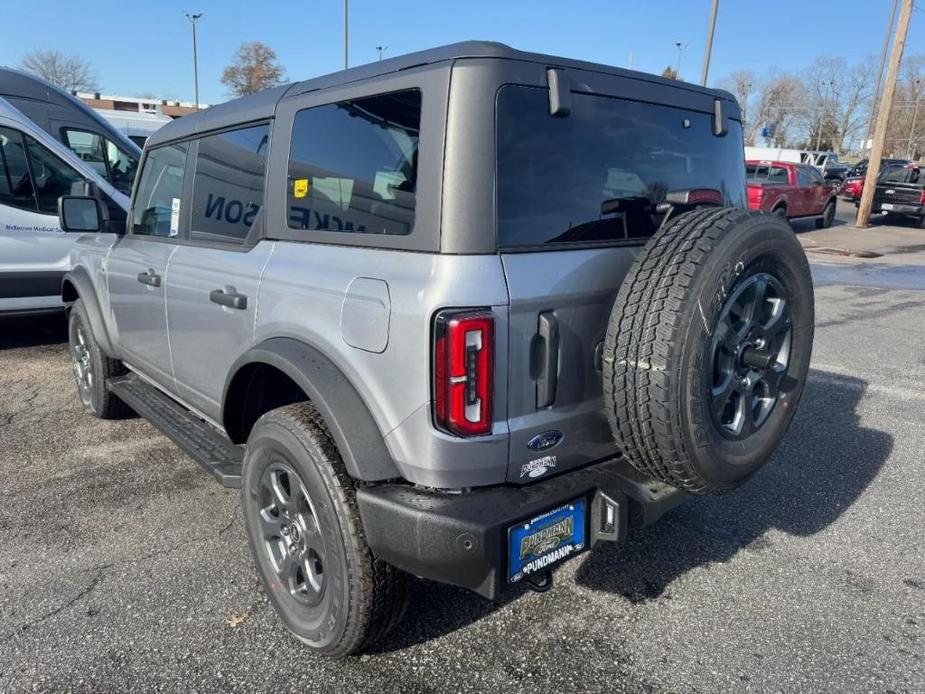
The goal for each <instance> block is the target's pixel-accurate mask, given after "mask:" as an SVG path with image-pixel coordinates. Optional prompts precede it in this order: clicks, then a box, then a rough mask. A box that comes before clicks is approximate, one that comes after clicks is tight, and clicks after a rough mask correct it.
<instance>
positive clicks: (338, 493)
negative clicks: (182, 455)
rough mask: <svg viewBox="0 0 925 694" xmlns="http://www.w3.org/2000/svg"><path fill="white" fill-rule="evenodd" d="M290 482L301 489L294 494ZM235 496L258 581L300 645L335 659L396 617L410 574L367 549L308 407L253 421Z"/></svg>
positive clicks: (342, 479) (344, 478)
mask: <svg viewBox="0 0 925 694" xmlns="http://www.w3.org/2000/svg"><path fill="white" fill-rule="evenodd" d="M274 480H275V481H274ZM284 480H289V481H288V482H285V481H284ZM296 484H300V485H301V491H299V490H296V493H295V495H294V496H292V495H291V492H292V490H293V488H294V486H295V485H296ZM267 485H269V486H267ZM277 488H279V489H281V490H283V491H282V492H276V491H275V490H276V489H277ZM287 489H288V493H289V494H290V496H289V497H288V498H289V504H290V506H288V507H287V506H286V504H285V503H283V501H284V497H286V490H287ZM241 500H242V506H243V509H244V519H245V525H246V528H247V535H248V540H249V542H250V546H251V551H252V553H253V556H254V562H255V564H256V566H257V573H258V574H259V576H260V580H261V582H262V583H263V586H264V589H265V590H266V593H267V595H268V596H269V598H270V601H271V602H272V604H273V607H274V608H275V609H276V612H277V614H279V616H280V618H281V619H282V620H283V623H284V624H285V625H286V627H287V628H288V629H289V630H290V631H291V632H292V633H293V634H294V635H295V636H296V637H297V638H299V639H300V640H301V641H302V642H304V643H305V644H307V645H308V646H310V647H311V648H312V649H313V650H315V651H316V652H318V653H321V654H323V655H327V656H333V657H342V656H346V655H350V654H354V653H359V652H361V651H363V650H365V649H367V648H368V647H369V646H371V645H372V644H373V643H375V642H376V641H378V640H379V639H381V638H382V637H383V636H385V635H386V634H387V633H388V632H389V631H391V629H392V628H393V627H394V626H395V625H396V624H397V623H398V621H399V620H400V619H401V617H402V615H403V614H404V610H405V607H406V605H407V598H408V589H409V578H410V577H409V576H408V575H407V574H405V573H403V572H402V571H399V570H398V569H396V568H394V567H392V566H390V565H389V564H386V563H385V562H383V561H382V560H380V559H377V558H376V557H375V556H373V554H372V552H371V551H370V549H369V546H368V545H367V544H366V540H365V537H364V533H363V524H362V521H361V519H360V515H359V512H358V510H357V504H356V497H355V493H354V486H353V481H352V480H351V479H350V477H349V476H348V474H347V471H346V469H345V467H344V464H343V462H342V460H341V457H340V455H339V453H338V452H337V448H336V447H335V445H334V441H333V439H332V438H331V434H330V433H329V431H328V429H327V427H326V425H325V423H324V422H323V420H322V418H321V416H320V415H319V414H318V412H317V410H315V408H314V407H313V406H312V405H311V404H309V403H299V404H295V405H288V406H286V407H281V408H279V409H276V410H272V411H270V412H268V413H266V414H264V415H263V416H262V417H261V418H260V419H259V420H257V423H256V424H255V425H254V428H253V429H252V430H251V433H250V436H249V437H248V440H247V453H246V454H245V457H244V471H243V476H242V480H241ZM274 508H275V514H276V515H274V511H272V510H269V509H274ZM299 509H301V510H299ZM287 527H288V528H290V529H289V530H286V528H287ZM292 528H297V530H296V531H293V530H292ZM268 538H269V539H268ZM284 547H285V548H287V549H288V550H289V551H288V552H287V551H283V548H284ZM292 547H295V549H294V550H292V549H291V548H292ZM287 558H288V559H291V561H288V562H287V561H286V560H287Z"/></svg>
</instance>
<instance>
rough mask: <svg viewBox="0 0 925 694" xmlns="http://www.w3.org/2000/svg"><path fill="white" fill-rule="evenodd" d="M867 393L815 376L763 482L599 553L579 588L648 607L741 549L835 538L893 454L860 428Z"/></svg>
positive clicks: (861, 386)
mask: <svg viewBox="0 0 925 694" xmlns="http://www.w3.org/2000/svg"><path fill="white" fill-rule="evenodd" d="M866 387H867V384H866V383H865V382H864V381H862V380H860V379H857V378H852V377H846V376H841V375H836V374H831V373H827V372H822V371H811V372H810V380H809V383H808V384H807V387H806V391H805V394H804V396H803V402H802V404H801V406H800V410H799V412H798V414H797V416H796V418H795V419H794V422H793V424H792V426H791V428H790V431H789V432H788V434H787V437H786V439H785V442H784V444H783V445H782V446H781V448H780V449H779V450H778V452H777V453H776V454H775V455H774V457H773V458H772V460H771V462H770V463H769V464H768V466H767V467H766V468H765V469H764V470H763V471H762V472H761V473H759V474H758V475H757V476H756V477H755V478H754V479H753V480H751V481H750V482H748V483H747V484H746V485H745V486H743V487H742V488H741V489H740V490H738V491H736V492H734V493H732V494H731V495H729V496H727V497H724V498H699V499H692V500H691V501H690V502H688V503H687V504H685V505H684V506H681V507H680V508H679V509H677V510H676V511H674V512H673V513H671V514H669V515H668V516H667V517H666V518H664V519H663V520H662V521H661V522H660V523H657V524H655V525H653V526H651V527H650V528H645V529H643V530H641V531H637V532H635V533H633V532H631V533H630V535H629V537H628V539H627V542H626V544H625V545H624V546H623V547H615V546H612V545H608V546H603V547H599V548H597V549H596V550H595V551H593V552H591V553H590V554H589V555H587V557H586V558H585V560H584V563H583V564H582V565H581V567H579V569H578V572H577V575H576V581H577V582H578V583H579V584H580V585H584V586H586V587H589V588H593V589H596V590H602V591H608V592H613V593H619V594H620V595H623V596H624V597H626V598H627V599H629V600H630V601H632V602H643V601H645V600H651V599H655V598H658V597H659V596H661V595H662V593H664V591H665V590H666V588H667V587H668V585H669V584H670V583H671V582H672V581H674V579H676V578H677V577H679V576H681V575H683V574H684V573H686V572H687V571H689V570H691V569H693V568H695V567H698V566H702V565H704V564H709V563H712V562H724V561H727V560H728V559H730V558H732V557H733V556H734V555H735V554H736V553H737V552H739V551H740V550H742V549H746V550H749V551H762V550H764V549H767V548H768V547H770V546H771V542H772V541H771V540H769V539H768V538H766V537H764V535H765V533H766V532H767V531H768V530H771V529H777V530H781V531H783V532H786V533H789V534H792V535H798V536H808V535H813V534H815V533H818V532H820V531H822V530H824V529H825V528H827V527H828V526H829V525H830V524H831V523H833V522H835V521H836V520H837V519H838V518H839V517H840V516H841V514H842V513H844V512H845V511H846V510H847V509H848V508H850V507H851V505H852V504H853V503H854V502H855V501H856V500H857V498H858V497H859V496H860V495H861V494H862V493H863V492H864V490H865V489H866V488H867V486H868V485H869V484H870V483H871V481H873V479H874V478H875V477H876V476H877V473H878V472H879V471H880V468H882V467H883V465H884V464H885V463H886V461H887V458H888V457H889V455H890V452H891V451H892V449H893V437H892V436H891V435H890V434H888V433H886V432H883V431H878V430H876V429H868V428H865V427H862V426H860V424H859V418H858V414H857V407H858V405H859V404H860V402H861V400H862V398H863V396H864V392H865V390H866Z"/></svg>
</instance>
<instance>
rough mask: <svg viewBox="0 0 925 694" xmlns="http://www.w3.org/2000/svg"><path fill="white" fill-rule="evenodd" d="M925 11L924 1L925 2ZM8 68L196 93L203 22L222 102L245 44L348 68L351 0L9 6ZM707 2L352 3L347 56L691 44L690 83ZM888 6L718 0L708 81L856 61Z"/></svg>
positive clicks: (661, 59)
mask: <svg viewBox="0 0 925 694" xmlns="http://www.w3.org/2000/svg"><path fill="white" fill-rule="evenodd" d="M922 5H923V7H925V2H923V3H922ZM3 6H4V9H3V20H4V22H3V24H4V27H5V29H6V31H4V32H3V41H2V43H0V64H5V65H16V64H17V63H18V62H19V60H20V59H21V58H22V56H23V54H24V53H26V52H28V51H30V50H34V49H57V50H60V51H63V52H66V53H73V54H77V55H80V56H81V57H83V58H85V59H87V60H90V61H91V62H92V63H93V65H94V66H95V67H96V70H97V73H98V76H99V82H100V86H101V87H102V90H103V91H104V92H107V93H111V94H122V95H133V94H138V93H142V92H150V93H153V94H154V95H156V96H158V97H171V98H179V99H183V100H192V98H193V78H192V59H191V47H190V46H191V40H190V26H189V23H188V22H187V20H186V18H185V17H184V16H183V11H184V10H190V11H197V12H202V13H203V14H204V16H203V18H202V19H201V20H200V23H199V75H200V97H201V99H202V101H203V102H206V103H217V102H220V101H224V100H226V99H227V94H226V91H225V88H224V86H223V85H222V84H221V83H220V82H219V77H220V75H221V71H222V68H223V67H224V66H225V65H227V64H228V63H229V62H230V59H231V56H232V54H233V53H234V51H235V50H236V49H237V47H238V45H239V44H240V43H241V42H243V41H255V40H257V41H263V42H264V43H266V44H268V45H269V46H271V47H272V48H273V49H274V50H275V51H276V52H277V54H278V57H279V60H280V62H281V63H282V64H283V65H284V66H285V68H286V70H287V76H288V77H289V79H305V78H308V77H313V76H316V75H320V74H325V73H327V72H332V71H335V70H338V69H340V67H341V65H342V60H343V58H342V55H343V53H342V52H343V44H342V41H343V24H342V11H343V3H342V0H148V1H147V2H143V1H137V0H136V1H134V2H129V1H126V0H119V1H117V0H81V1H80V2H73V1H69V2H58V1H56V0H45V1H44V2H26V1H23V0H6V2H4V3H3ZM709 8H710V0H641V1H632V2H631V1H630V0H609V1H608V0H568V1H564V2H563V1H559V0H555V1H553V0H532V1H531V0H455V1H453V2H448V1H444V0H389V1H382V0H379V1H376V0H350V63H351V65H358V64H361V63H366V62H370V61H373V60H375V59H376V50H375V46H377V45H385V46H388V51H387V53H386V54H387V55H399V54H401V53H407V52H410V51H414V50H419V49H423V48H429V47H432V46H436V45H440V44H444V43H450V42H453V41H460V40H465V39H487V40H496V41H503V42H505V43H508V44H510V45H512V46H514V47H515V48H521V49H525V50H532V51H539V52H547V53H554V54H560V55H565V56H568V57H572V58H581V59H586V60H592V61H598V62H603V63H609V64H613V65H620V66H626V65H627V61H628V56H629V54H630V52H632V56H633V67H635V68H636V69H638V70H644V71H648V72H661V71H662V70H663V69H664V68H665V67H666V66H667V65H674V64H675V61H676V59H677V49H676V48H675V42H676V41H682V42H683V43H685V44H686V47H685V49H684V52H683V57H682V62H681V73H682V77H683V78H686V79H689V80H691V81H696V80H698V79H699V76H700V67H701V60H702V57H703V48H704V42H705V35H706V28H707V19H708V14H709ZM889 8H890V0H766V1H765V2H757V1H756V0H721V1H720V10H719V20H718V23H717V31H716V39H715V41H714V52H713V63H712V66H711V71H710V76H711V82H713V81H714V80H717V79H719V78H721V77H722V76H724V75H725V74H727V73H729V72H730V71H731V70H734V69H736V68H747V69H751V70H755V71H756V72H758V73H761V72H763V71H764V70H766V69H767V68H770V67H774V66H776V67H778V68H780V69H783V70H799V69H800V68H802V67H804V66H805V65H807V64H809V63H810V62H811V61H812V60H813V58H814V57H815V56H816V55H819V54H825V53H827V54H830V55H841V56H844V57H845V58H846V59H847V60H849V61H855V60H861V59H863V58H864V57H865V56H868V55H873V54H877V55H879V52H880V50H881V47H882V42H883V37H884V33H885V31H886V22H887V17H888V15H889ZM906 50H907V52H923V51H925V10H923V9H919V10H917V11H915V12H913V16H912V26H911V29H910V33H909V42H908V44H907V48H906Z"/></svg>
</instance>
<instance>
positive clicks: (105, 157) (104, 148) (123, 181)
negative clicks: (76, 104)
mask: <svg viewBox="0 0 925 694" xmlns="http://www.w3.org/2000/svg"><path fill="white" fill-rule="evenodd" d="M64 136H65V140H66V141H67V146H68V147H70V149H71V150H73V152H74V154H76V155H77V156H78V157H80V158H81V160H83V161H84V162H86V163H87V164H88V165H89V166H91V167H92V168H93V169H94V170H95V171H96V172H97V173H98V174H99V175H100V176H102V177H103V178H105V179H106V180H107V181H109V182H110V183H111V184H112V186H113V188H115V189H116V190H118V191H120V192H122V193H125V194H126V195H131V192H132V182H133V181H134V180H135V173H136V171H137V169H138V160H137V159H135V157H133V156H132V155H131V154H129V153H128V152H126V151H124V150H122V149H121V148H120V147H119V146H118V145H116V144H114V143H113V142H111V141H110V140H108V139H106V138H105V137H103V136H102V135H99V134H97V133H91V132H88V131H86V130H74V129H71V128H69V129H66V130H65V131H64Z"/></svg>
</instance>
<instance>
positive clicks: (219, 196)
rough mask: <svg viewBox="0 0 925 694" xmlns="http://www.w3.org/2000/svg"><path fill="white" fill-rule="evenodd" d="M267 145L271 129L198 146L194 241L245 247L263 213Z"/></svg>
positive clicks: (255, 129) (206, 139)
mask: <svg viewBox="0 0 925 694" xmlns="http://www.w3.org/2000/svg"><path fill="white" fill-rule="evenodd" d="M269 144H270V126H269V125H267V124H263V125H255V126H253V127H250V128H242V129H240V130H231V131H228V132H224V133H219V134H217V135H210V136H209V137H204V138H202V139H201V140H200V141H199V153H198V155H197V157H196V175H195V177H194V179H193V218H192V226H191V228H190V238H191V239H193V240H199V241H218V242H230V243H243V241H244V240H245V239H246V238H247V235H248V233H249V232H250V229H251V227H252V226H253V224H254V221H255V220H256V219H257V215H258V214H259V213H260V210H261V209H262V208H263V189H264V175H265V173H266V168H267V148H268V147H269Z"/></svg>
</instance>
